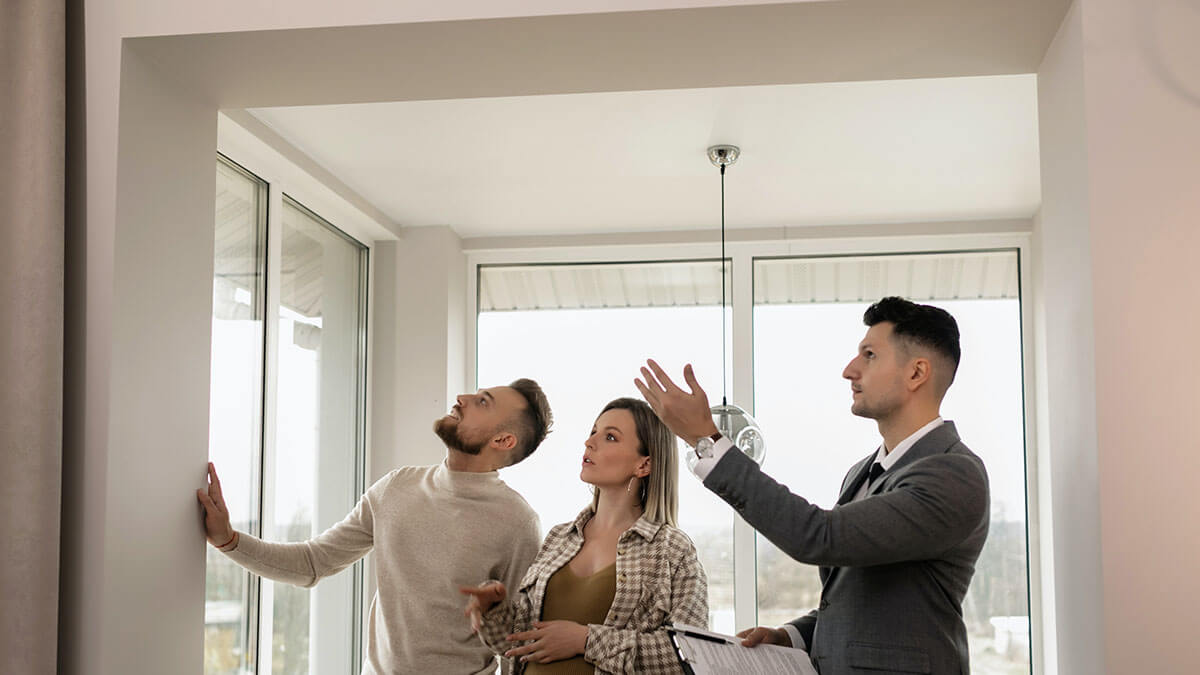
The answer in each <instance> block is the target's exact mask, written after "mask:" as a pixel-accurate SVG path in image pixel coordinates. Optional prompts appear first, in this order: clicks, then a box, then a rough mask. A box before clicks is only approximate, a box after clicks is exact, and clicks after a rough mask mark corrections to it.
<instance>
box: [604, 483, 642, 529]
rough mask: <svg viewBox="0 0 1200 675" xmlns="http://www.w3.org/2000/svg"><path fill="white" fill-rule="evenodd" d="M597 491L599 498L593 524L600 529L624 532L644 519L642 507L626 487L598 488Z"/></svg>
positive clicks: (635, 496) (635, 495)
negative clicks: (638, 520)
mask: <svg viewBox="0 0 1200 675" xmlns="http://www.w3.org/2000/svg"><path fill="white" fill-rule="evenodd" d="M596 490H597V492H598V493H599V498H598V499H597V500H596V515H594V516H592V522H594V523H595V524H596V525H597V526H598V527H601V528H604V529H606V530H607V529H616V530H619V531H622V532H624V531H625V530H628V529H629V528H631V527H633V524H634V523H636V522H637V519H638V518H641V517H642V505H641V503H640V502H639V501H638V499H637V494H635V493H634V492H632V491H626V489H625V488H624V487H607V488H601V487H598V488H596Z"/></svg>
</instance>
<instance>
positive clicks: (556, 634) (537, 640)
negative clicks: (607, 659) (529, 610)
mask: <svg viewBox="0 0 1200 675" xmlns="http://www.w3.org/2000/svg"><path fill="white" fill-rule="evenodd" d="M587 636H588V627H587V626H585V625H583V624H579V623H575V622H574V621H534V622H533V630H527V631H523V632H520V633H513V634H512V635H509V636H508V641H509V642H528V641H529V640H533V642H531V643H530V644H527V645H525V646H524V647H514V648H513V649H510V650H508V651H507V652H504V655H505V656H513V657H517V658H520V659H521V661H526V662H531V663H550V662H551V661H561V660H563V659H569V658H571V657H572V656H575V655H577V654H582V653H583V651H584V649H585V648H586V647H587Z"/></svg>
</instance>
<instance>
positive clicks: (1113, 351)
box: [1082, 0, 1200, 673]
mask: <svg viewBox="0 0 1200 675" xmlns="http://www.w3.org/2000/svg"><path fill="white" fill-rule="evenodd" d="M1082 7H1083V37H1084V49H1083V59H1084V71H1085V75H1084V86H1083V90H1084V97H1085V101H1086V115H1087V119H1086V127H1087V165H1088V202H1089V214H1088V219H1089V221H1090V223H1091V243H1092V245H1091V262H1092V265H1091V267H1092V278H1091V281H1092V284H1093V290H1094V295H1095V298H1096V312H1095V317H1094V319H1095V350H1096V417H1097V420H1098V424H1097V440H1098V446H1099V465H1100V486H1099V487H1100V494H1101V495H1102V498H1101V501H1100V522H1101V542H1102V553H1103V573H1104V636H1105V640H1104V645H1105V653H1106V659H1107V665H1108V669H1109V672H1112V673H1134V672H1137V673H1194V672H1196V670H1197V666H1196V659H1195V638H1194V636H1193V633H1194V631H1193V630H1192V629H1191V628H1190V627H1191V626H1194V625H1195V619H1194V617H1195V610H1196V601H1197V599H1198V598H1200V577H1198V575H1197V570H1200V540H1198V539H1197V537H1196V534H1197V532H1200V497H1198V496H1197V493H1196V491H1195V490H1193V489H1191V483H1192V481H1193V479H1194V477H1195V476H1196V475H1197V474H1198V473H1200V453H1198V452H1197V451H1198V450H1200V442H1198V441H1197V433H1196V424H1195V421H1196V417H1197V412H1198V411H1200V387H1197V383H1198V382H1200V360H1197V359H1196V358H1194V356H1193V352H1194V350H1195V345H1196V342H1197V336H1198V335H1200V312H1198V310H1197V308H1198V307H1200V301H1198V297H1200V266H1198V265H1197V256H1198V254H1200V188H1198V187H1197V186H1200V40H1197V39H1196V36H1197V35H1200V6H1197V4H1196V3H1195V2H1186V1H1184V0H1159V1H1157V2H1149V3H1147V2H1144V1H1143V0H1087V1H1086V2H1084V4H1083V5H1082Z"/></svg>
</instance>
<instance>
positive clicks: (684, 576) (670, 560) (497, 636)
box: [479, 506, 708, 674]
mask: <svg viewBox="0 0 1200 675" xmlns="http://www.w3.org/2000/svg"><path fill="white" fill-rule="evenodd" d="M592 515H593V512H592V508H591V507H590V506H589V507H587V508H586V509H584V510H583V511H582V512H581V513H580V514H579V517H577V518H576V519H575V521H574V522H570V523H563V524H561V525H556V526H554V529H552V530H550V534H548V535H546V541H545V542H543V543H542V550H540V551H538V555H537V558H535V559H534V561H533V564H532V565H530V567H529V571H528V572H526V573H525V577H524V578H523V579H522V580H521V585H520V588H518V589H517V591H516V592H515V593H513V592H511V591H510V592H509V598H508V600H505V601H504V602H502V603H500V604H498V605H496V606H495V607H493V608H492V609H491V610H490V611H488V613H487V614H485V615H484V616H483V626H482V627H481V628H480V630H479V637H480V638H481V639H482V640H483V642H484V644H486V645H487V646H488V647H489V648H491V649H492V651H494V652H496V653H497V654H503V653H504V652H505V651H507V650H509V649H512V648H513V647H516V646H518V645H516V644H515V643H510V642H508V641H506V640H505V638H506V637H507V636H508V635H509V634H511V633H516V632H520V631H526V630H530V629H532V628H533V625H532V624H533V622H534V621H538V620H540V619H541V616H542V601H543V600H544V598H545V595H546V583H547V582H548V581H549V580H550V577H551V575H553V574H554V573H555V572H557V571H558V570H560V569H562V567H563V565H566V564H567V563H568V562H569V561H570V560H571V559H572V558H574V557H575V554H577V553H579V549H580V548H581V547H582V546H583V526H584V525H585V524H586V523H587V521H588V520H590V519H591V517H592ZM669 622H678V623H685V624H689V625H692V626H702V627H707V626H708V581H707V579H706V578H705V576H704V568H703V567H701V566H700V560H699V559H698V558H697V557H696V547H695V546H694V545H693V544H692V540H691V539H689V538H688V536H687V535H686V534H684V533H683V531H682V530H680V529H679V528H676V527H672V526H670V525H665V524H661V523H654V522H651V521H649V520H646V518H645V517H644V516H643V517H642V518H639V519H638V520H637V522H636V523H634V524H633V527H631V528H629V529H628V530H626V531H625V532H624V533H622V534H621V537H620V538H619V539H618V540H617V591H616V595H615V596H614V597H613V603H612V607H610V608H609V610H608V616H607V617H605V619H604V624H603V625H599V624H589V625H588V636H587V646H586V648H585V650H584V653H583V658H584V659H585V660H586V661H588V662H589V663H592V664H593V665H595V666H596V672H597V673H598V674H599V673H681V672H683V671H682V668H681V667H680V665H679V659H678V658H677V657H676V656H675V649H674V647H672V646H671V639H670V638H669V637H668V636H667V631H666V630H665V629H664V624H667V623H669ZM526 644H528V643H526ZM512 666H513V672H514V673H520V672H522V671H523V670H524V667H523V666H524V664H521V663H515V664H512Z"/></svg>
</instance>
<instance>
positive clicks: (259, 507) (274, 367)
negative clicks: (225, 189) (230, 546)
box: [217, 114, 395, 673]
mask: <svg viewBox="0 0 1200 675" xmlns="http://www.w3.org/2000/svg"><path fill="white" fill-rule="evenodd" d="M217 121H218V137H217V141H218V142H217V154H218V161H220V159H221V158H224V159H225V160H226V161H227V163H229V164H231V165H232V166H234V167H236V168H238V169H240V170H241V171H243V172H246V173H249V174H251V175H252V176H254V177H255V178H257V179H258V180H259V181H261V182H263V183H265V184H266V189H265V192H266V194H265V195H264V198H263V199H262V207H261V208H262V209H263V210H265V214H264V215H265V221H263V223H262V231H263V236H265V237H266V250H265V260H264V263H263V266H264V278H265V284H264V286H265V294H264V298H263V300H264V303H265V305H264V310H263V316H262V321H263V368H262V378H263V381H262V404H261V405H262V410H261V415H260V417H261V424H262V427H261V429H260V433H261V440H260V449H259V453H260V457H259V461H258V462H257V467H258V475H257V476H255V477H253V483H254V484H255V485H256V489H257V494H256V495H254V496H253V500H254V501H253V503H252V504H251V509H252V510H256V515H257V518H256V520H255V527H254V532H252V534H254V535H256V536H262V534H263V523H266V522H273V517H274V514H273V513H271V511H272V509H273V505H274V500H275V494H274V491H273V485H272V482H273V476H274V475H275V469H276V452H275V451H274V449H275V447H276V438H275V435H276V425H277V414H276V413H277V411H276V407H277V402H278V396H277V391H278V368H279V338H280V336H279V302H278V299H279V298H280V297H281V293H280V291H281V288H280V276H279V274H278V272H279V271H280V270H281V267H280V263H281V259H282V236H281V233H282V227H283V223H282V217H283V204H284V201H285V200H287V201H289V202H290V203H291V204H292V205H293V206H295V207H296V208H298V209H300V210H301V211H304V212H306V213H307V214H309V215H311V216H313V217H314V218H315V219H316V220H317V221H319V222H320V223H321V224H323V225H324V226H326V227H328V228H329V229H330V230H331V231H332V232H333V233H334V234H336V235H338V236H340V237H342V238H343V239H346V240H347V241H349V242H351V243H352V244H354V245H356V246H358V247H360V252H359V254H360V256H361V257H360V260H361V264H360V267H359V275H358V291H357V296H356V297H357V298H358V302H359V306H360V307H361V316H360V317H359V325H358V338H357V348H358V357H357V364H356V369H357V373H356V378H357V379H356V382H355V385H354V386H355V391H356V392H357V394H358V401H357V403H356V413H355V414H356V419H355V423H354V426H355V436H356V439H355V446H356V447H355V452H354V467H353V474H354V483H355V484H354V490H353V491H354V493H355V497H356V498H357V497H358V496H359V495H361V494H363V493H364V492H365V491H366V487H367V484H366V482H367V476H368V475H369V472H370V468H371V456H370V448H371V438H370V430H371V421H372V420H371V417H372V416H371V411H372V405H373V397H372V386H371V385H372V382H373V379H374V378H373V375H372V373H371V369H370V364H372V363H373V362H374V360H373V350H374V342H373V340H371V339H369V336H370V335H372V334H373V332H374V317H375V307H374V298H375V294H374V293H373V292H372V288H371V285H372V283H373V280H374V279H375V278H376V270H375V265H376V264H377V259H378V257H377V256H376V255H375V253H376V243H377V242H378V241H385V240H392V239H395V235H394V234H393V233H391V232H390V231H389V230H388V226H389V225H390V224H385V223H384V222H382V221H381V220H379V218H378V216H377V214H372V213H368V212H365V211H363V210H362V209H361V208H360V205H359V204H356V203H355V202H354V201H353V200H352V199H350V198H349V197H347V196H345V195H343V194H341V193H340V192H338V190H337V188H336V186H335V187H331V186H329V185H327V184H325V183H323V182H322V181H321V180H319V179H318V178H317V177H314V176H313V174H312V172H311V170H310V169H309V168H307V167H304V166H299V165H297V164H296V163H295V162H294V161H293V160H292V158H290V157H289V156H288V155H286V154H285V153H284V152H282V151H280V150H279V149H278V148H277V147H276V146H274V145H272V144H271V142H270V139H269V138H268V139H266V140H264V138H262V137H260V136H259V135H256V134H255V133H252V132H251V131H250V130H248V129H247V128H246V127H245V126H244V125H245V124H247V123H248V122H247V121H246V120H235V119H232V118H231V117H229V116H227V115H225V114H220V115H218V119H217ZM251 121H252V120H251ZM352 508H354V502H351V503H349V504H347V507H346V512H347V513H348V512H349V511H350V510H351V509H352ZM351 574H352V575H353V581H352V585H351V588H352V591H351V594H352V597H351V601H352V603H353V605H352V610H351V611H352V616H353V617H355V621H353V624H352V626H351V630H352V637H351V640H352V643H351V648H350V652H351V653H350V662H349V663H348V664H347V670H348V672H350V673H357V672H359V671H360V670H361V669H362V663H363V647H364V645H365V642H364V640H365V639H366V636H365V633H364V625H365V621H366V615H367V612H368V611H369V606H370V595H372V594H373V593H374V584H373V583H372V581H371V561H370V556H369V555H368V556H366V557H364V558H363V559H362V560H359V561H358V562H356V563H355V564H354V566H353V571H352V572H351ZM250 577H251V579H252V583H253V586H252V587H251V589H252V591H253V593H254V595H253V596H250V597H252V601H251V605H252V606H251V607H250V608H248V610H249V611H250V612H252V614H253V623H252V624H251V628H250V631H251V632H252V633H253V634H254V636H253V637H254V641H253V647H254V649H255V652H254V655H255V659H254V663H253V664H249V666H250V668H251V669H252V672H256V673H269V672H271V668H270V665H271V620H272V610H273V604H272V603H273V584H263V583H262V582H261V580H260V579H259V578H258V576H257V575H253V574H250ZM248 644H249V643H248Z"/></svg>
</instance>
